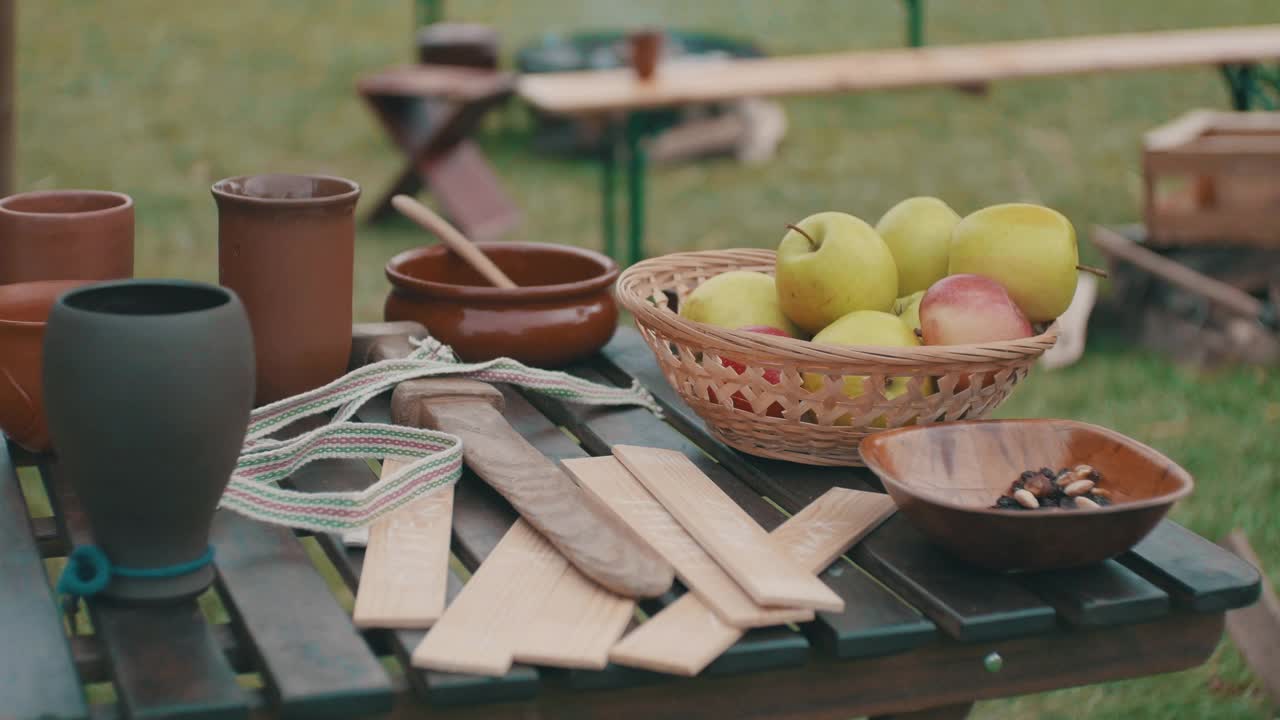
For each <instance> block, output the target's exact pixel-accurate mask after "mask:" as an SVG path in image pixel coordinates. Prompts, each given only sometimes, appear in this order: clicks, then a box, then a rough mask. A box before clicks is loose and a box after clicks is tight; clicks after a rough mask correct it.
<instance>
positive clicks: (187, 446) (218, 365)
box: [43, 280, 254, 602]
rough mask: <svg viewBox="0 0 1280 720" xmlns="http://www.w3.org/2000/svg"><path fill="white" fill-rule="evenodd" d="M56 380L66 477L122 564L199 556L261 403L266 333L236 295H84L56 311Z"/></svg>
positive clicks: (53, 398)
mask: <svg viewBox="0 0 1280 720" xmlns="http://www.w3.org/2000/svg"><path fill="white" fill-rule="evenodd" d="M43 373H44V392H45V403H46V410H47V414H48V419H49V430H50V434H51V436H52V438H53V449H54V453H55V455H56V460H55V463H56V464H55V473H58V474H61V475H62V476H63V477H64V478H66V479H67V480H68V481H69V482H70V483H71V487H72V489H73V490H74V491H75V494H76V496H77V498H78V499H79V501H80V505H81V508H82V509H83V511H84V513H85V515H86V517H87V519H88V521H89V525H90V528H91V529H92V531H93V536H94V541H95V542H96V543H97V544H98V546H99V547H101V548H102V550H103V551H104V552H106V554H107V557H108V558H110V560H111V562H112V563H113V564H115V565H120V566H125V567H129V568H157V567H166V566H171V565H177V564H180V563H185V562H190V561H192V560H196V559H198V558H199V557H200V556H201V555H202V554H203V553H204V552H205V550H206V548H207V547H208V543H209V526H210V523H211V522H212V519H213V514H214V512H215V510H216V508H217V504H218V501H219V499H220V498H221V497H222V492H223V490H224V489H225V488H226V485H227V482H228V481H229V480H230V477H231V472H232V470H233V469H234V468H235V464H236V461H237V459H238V457H239V454H240V449H241V446H242V444H243V442H244V437H245V431H246V429H247V427H248V423H249V413H250V410H251V408H252V406H253V396H254V355H253V336H252V333H251V332H250V330H249V321H248V318H247V316H246V315H245V311H244V307H243V306H242V305H241V303H240V300H239V298H238V297H236V295H235V293H234V292H232V291H230V290H227V289H226V288H222V287H219V286H216V285H208V284H203V283H195V282H187V281H181V280H122V281H113V282H105V283H97V284H93V285H89V286H86V287H82V288H78V289H75V290H71V291H69V292H67V293H64V294H63V295H61V296H60V297H59V298H58V300H57V302H56V303H55V304H54V306H53V310H52V311H51V312H50V314H49V323H48V328H47V330H46V334H45V343H44V367H43ZM213 575H214V570H213V567H212V566H205V567H204V568H202V569H200V570H198V571H195V572H192V573H189V574H186V575H182V576H179V577H175V578H163V579H153V578H121V577H115V578H113V579H112V582H111V584H110V585H109V586H108V587H107V589H106V590H105V591H104V593H105V594H106V595H107V596H108V597H111V598H113V599H117V600H124V601H132V602H159V601H167V600H176V599H181V598H188V597H192V596H194V595H197V594H199V593H200V592H202V591H204V590H205V589H206V588H207V587H208V586H209V584H210V582H212V580H213Z"/></svg>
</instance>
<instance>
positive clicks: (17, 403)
mask: <svg viewBox="0 0 1280 720" xmlns="http://www.w3.org/2000/svg"><path fill="white" fill-rule="evenodd" d="M90 282H92V281H90V280H40V281H37V282H24V283H13V284H10V285H0V430H3V431H4V434H5V435H7V436H8V437H9V438H10V439H11V440H13V441H14V442H16V443H17V444H19V445H21V446H22V447H24V448H26V449H28V450H30V451H32V452H45V451H47V450H49V447H50V445H49V427H48V424H47V423H46V422H45V419H44V389H43V387H42V386H41V383H40V357H41V349H42V347H43V345H44V329H45V320H46V319H47V318H48V317H49V309H50V308H52V307H53V302H54V301H55V300H57V299H58V296H59V295H61V294H62V293H64V292H66V291H67V290H71V289H74V288H77V287H80V286H82V285H86V284H88V283H90Z"/></svg>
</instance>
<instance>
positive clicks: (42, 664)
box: [0, 435, 89, 720]
mask: <svg viewBox="0 0 1280 720" xmlns="http://www.w3.org/2000/svg"><path fill="white" fill-rule="evenodd" d="M0 578H3V581H0V608H3V611H2V612H0V638H4V641H3V642H4V646H3V647H4V649H3V650H2V651H0V698H3V701H2V702H0V708H2V709H0V715H3V716H4V717H13V718H14V719H15V720H28V719H34V718H45V717H48V718H83V717H87V716H88V713H89V709H88V707H87V706H86V705H85V701H84V692H83V691H82V690H81V688H80V678H79V676H78V675H77V673H76V666H75V663H74V661H73V660H72V655H71V646H70V644H69V643H68V642H67V636H66V631H65V630H64V628H63V623H62V616H61V615H60V614H59V613H58V603H57V601H56V599H55V598H54V594H53V591H52V590H51V588H50V587H49V577H48V575H46V574H45V569H44V562H43V561H42V560H41V559H40V553H39V552H38V550H37V548H36V542H35V538H34V537H33V536H32V534H31V525H30V523H29V521H28V515H27V502H26V500H25V499H24V498H23V495H22V488H21V486H19V484H18V475H17V473H16V472H15V471H14V466H13V462H12V460H11V459H10V456H9V446H8V443H7V442H6V441H5V439H4V436H3V435H0Z"/></svg>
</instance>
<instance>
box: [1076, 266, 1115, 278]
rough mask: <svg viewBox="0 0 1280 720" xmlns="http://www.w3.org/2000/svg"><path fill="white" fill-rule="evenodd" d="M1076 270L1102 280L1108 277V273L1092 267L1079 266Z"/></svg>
mask: <svg viewBox="0 0 1280 720" xmlns="http://www.w3.org/2000/svg"><path fill="white" fill-rule="evenodd" d="M1076 269H1077V270H1079V271H1081V272H1087V273H1089V274H1090V275H1097V276H1098V277H1100V278H1105V277H1107V271H1106V270H1103V269H1102V268H1096V267H1094V266H1092V265H1077V266H1076Z"/></svg>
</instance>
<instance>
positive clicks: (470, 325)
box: [383, 242, 618, 368]
mask: <svg viewBox="0 0 1280 720" xmlns="http://www.w3.org/2000/svg"><path fill="white" fill-rule="evenodd" d="M476 246H477V247H479V248H480V250H481V251H482V252H484V254H485V255H487V256H489V258H490V259H491V260H493V262H494V264H495V265H497V266H498V267H499V268H501V269H502V271H503V272H505V273H506V274H507V276H508V277H510V278H511V280H512V281H513V282H514V283H515V284H516V285H519V286H520V287H518V288H514V289H505V288H496V287H493V286H491V285H489V284H488V283H487V282H486V281H485V280H484V278H482V277H481V276H480V274H479V273H477V272H476V271H475V270H473V269H472V268H471V266H470V265H468V264H467V263H465V262H464V261H463V260H462V259H461V258H460V257H458V256H457V255H456V254H455V253H453V252H452V251H451V250H449V249H448V248H447V247H445V246H443V245H435V246H432V247H425V248H415V249H413V250H408V251H405V252H403V253H401V254H399V255H397V256H395V257H394V258H392V259H391V261H390V262H389V263H387V279H389V280H390V281H391V285H392V289H391V293H390V294H388V295H387V301H386V305H385V308H384V310H383V315H384V318H385V319H386V320H388V321H396V320H414V321H417V322H420V323H422V324H423V325H424V326H426V328H427V330H428V331H429V332H430V333H431V336H432V337H434V338H436V339H437V340H439V341H440V342H442V343H445V344H446V345H449V346H451V347H452V348H453V350H454V352H455V353H456V354H457V355H458V357H459V358H460V359H462V360H465V361H468V362H479V361H483V360H490V359H493V358H496V357H509V358H513V359H515V360H519V361H520V362H522V363H525V364H526V365H532V366H535V367H544V368H547V367H560V366H564V365H567V364H568V363H571V362H573V361H575V360H579V359H582V358H584V357H586V356H588V355H591V354H592V353H594V352H596V351H597V350H599V349H600V348H601V347H603V346H604V344H605V343H607V342H609V338H611V337H613V332H614V329H615V328H616V327H617V323H618V308H617V305H616V304H615V303H614V300H613V295H612V293H611V289H612V286H613V282H614V280H616V279H617V277H618V266H617V265H616V264H615V263H614V262H613V261H612V260H610V259H609V258H608V257H606V256H604V255H601V254H600V253H597V252H593V251H591V250H585V249H582V248H576V247H570V246H567V245H552V244H547V243H520V242H478V243H476Z"/></svg>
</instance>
